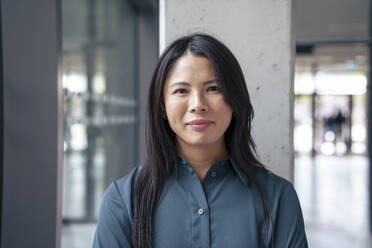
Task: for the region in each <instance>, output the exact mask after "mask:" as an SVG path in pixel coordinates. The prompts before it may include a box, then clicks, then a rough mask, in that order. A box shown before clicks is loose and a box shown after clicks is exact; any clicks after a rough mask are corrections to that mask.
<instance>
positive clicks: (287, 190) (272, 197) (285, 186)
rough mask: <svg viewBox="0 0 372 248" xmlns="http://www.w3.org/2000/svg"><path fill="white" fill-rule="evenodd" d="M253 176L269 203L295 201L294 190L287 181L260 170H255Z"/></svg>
mask: <svg viewBox="0 0 372 248" xmlns="http://www.w3.org/2000/svg"><path fill="white" fill-rule="evenodd" d="M255 175H256V177H257V179H258V181H259V183H260V186H261V187H262V188H263V190H264V191H265V193H266V195H267V197H268V199H269V201H271V202H278V201H280V200H281V199H282V198H295V199H297V193H296V190H295V189H294V187H293V184H292V183H291V182H290V181H288V180H287V179H285V178H283V177H281V176H278V175H276V174H275V173H273V172H270V171H266V170H264V169H261V168H257V169H256V170H255Z"/></svg>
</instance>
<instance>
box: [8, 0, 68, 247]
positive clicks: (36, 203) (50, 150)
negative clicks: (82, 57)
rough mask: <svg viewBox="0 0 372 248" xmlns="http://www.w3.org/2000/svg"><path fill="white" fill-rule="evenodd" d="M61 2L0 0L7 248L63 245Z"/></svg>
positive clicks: (48, 0)
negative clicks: (61, 201) (61, 217)
mask: <svg viewBox="0 0 372 248" xmlns="http://www.w3.org/2000/svg"><path fill="white" fill-rule="evenodd" d="M60 5H61V3H60V1H59V0H34V1H28V0H18V1H14V0H1V25H2V43H3V44H2V45H3V46H2V47H3V90H4V106H3V107H4V140H3V141H4V147H3V152H4V158H3V188H2V194H3V199H2V203H1V204H2V212H1V215H2V216H1V217H2V219H1V226H2V233H1V234H2V239H1V247H2V248H17V247H38V248H44V247H45V248H51V247H59V244H60V240H59V239H60V237H59V235H60V226H61V224H60V212H61V211H60V205H61V204H60V199H61V191H60V189H61V185H60V183H61V178H60V175H61V173H60V172H61V161H62V144H61V142H62V140H63V139H62V138H61V137H62V124H61V123H62V121H61V117H62V108H61V107H62V98H61V96H62V94H61V93H62V91H61V89H62V88H61V83H60V80H59V78H60V76H59V71H60V70H59V65H60V58H61V56H60V53H61V44H60V40H61V39H60V34H61V28H60V23H61V21H60V10H61V8H60Z"/></svg>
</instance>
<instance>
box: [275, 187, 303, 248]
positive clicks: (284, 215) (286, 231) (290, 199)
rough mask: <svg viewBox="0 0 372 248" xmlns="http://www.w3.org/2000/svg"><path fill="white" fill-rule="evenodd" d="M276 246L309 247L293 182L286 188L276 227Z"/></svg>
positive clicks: (280, 204) (288, 247) (278, 247)
mask: <svg viewBox="0 0 372 248" xmlns="http://www.w3.org/2000/svg"><path fill="white" fill-rule="evenodd" d="M274 247H275V248H308V244H307V239H306V234H305V226H304V219H303V216H302V211H301V207H300V202H299V200H298V197H297V193H296V191H295V189H294V188H293V186H292V184H288V186H287V187H286V188H285V189H284V191H283V193H282V196H281V199H280V202H279V209H278V214H277V218H276V222H275V229H274Z"/></svg>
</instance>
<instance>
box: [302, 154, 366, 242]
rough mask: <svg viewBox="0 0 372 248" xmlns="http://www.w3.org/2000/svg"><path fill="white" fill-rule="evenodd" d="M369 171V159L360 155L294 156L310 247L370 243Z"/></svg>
mask: <svg viewBox="0 0 372 248" xmlns="http://www.w3.org/2000/svg"><path fill="white" fill-rule="evenodd" d="M368 174H369V173H368V160H367V159H366V158H365V157H362V156H348V157H330V156H317V157H316V158H315V159H314V160H313V159H311V158H310V157H298V158H297V159H296V161H295V187H296V190H297V193H298V195H299V198H300V202H301V205H302V210H303V214H304V218H305V224H306V231H307V237H308V242H309V247H315V248H323V247H324V248H326V247H327V248H329V247H337V248H344V247H345V248H346V247H348V248H349V247H355V248H367V247H368V248H370V247H372V238H371V236H370V235H369V222H368V218H369V214H368Z"/></svg>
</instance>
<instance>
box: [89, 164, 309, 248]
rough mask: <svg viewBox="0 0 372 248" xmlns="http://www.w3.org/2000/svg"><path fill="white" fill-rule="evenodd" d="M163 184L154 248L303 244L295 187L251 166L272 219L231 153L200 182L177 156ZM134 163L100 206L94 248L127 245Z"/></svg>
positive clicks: (109, 191) (238, 247) (304, 236)
mask: <svg viewBox="0 0 372 248" xmlns="http://www.w3.org/2000/svg"><path fill="white" fill-rule="evenodd" d="M177 166H178V170H177V171H176V172H175V173H174V174H173V175H171V176H170V177H169V178H168V179H167V181H166V184H165V185H164V188H163V191H162V194H161V197H160V200H159V203H158V206H157V208H156V210H155V220H154V236H153V247H154V248H182V247H190V248H198V247H200V248H209V247H211V248H243V247H266V246H267V244H268V243H269V242H270V238H271V234H272V231H273V236H274V247H275V248H281V247H293V248H303V247H308V245H307V241H306V235H305V229H304V222H303V217H302V213H301V208H300V204H299V201H298V198H297V194H296V191H295V190H294V188H293V186H292V184H291V183H289V182H288V181H286V180H285V179H283V178H281V177H279V176H276V175H275V174H273V173H267V172H265V171H263V170H262V169H256V175H257V177H258V180H259V182H260V184H261V186H262V188H263V190H264V192H265V194H266V197H267V199H268V207H269V211H270V215H271V219H272V221H271V223H270V222H269V221H267V218H266V221H264V219H265V218H264V211H263V209H262V205H261V200H260V198H259V195H258V193H257V191H255V190H254V189H253V188H252V186H251V185H250V183H249V180H248V178H247V177H246V175H245V174H244V173H243V171H242V170H241V168H240V167H239V166H238V165H237V164H236V163H235V162H234V161H233V160H232V159H231V158H230V157H228V158H223V159H221V160H218V161H216V162H215V163H213V165H212V166H211V168H210V169H209V170H208V172H207V174H206V175H205V177H204V179H203V181H202V182H200V180H199V179H198V177H197V175H196V173H195V171H194V169H193V168H192V167H191V166H190V165H189V164H188V163H187V161H186V160H185V159H184V158H182V157H180V160H179V164H178V165H177ZM138 172H139V167H137V168H136V169H134V170H133V171H132V173H130V174H129V175H127V176H125V177H123V178H122V179H119V180H117V181H115V182H113V183H112V184H111V185H110V186H109V188H108V189H107V190H106V192H105V194H104V197H103V200H102V205H101V208H100V211H99V217H98V223H97V229H96V233H95V237H94V243H93V247H94V248H116V247H122V248H126V247H132V244H131V216H132V209H131V197H130V196H131V190H132V187H134V183H135V178H136V175H137V173H138Z"/></svg>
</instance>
